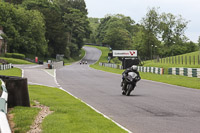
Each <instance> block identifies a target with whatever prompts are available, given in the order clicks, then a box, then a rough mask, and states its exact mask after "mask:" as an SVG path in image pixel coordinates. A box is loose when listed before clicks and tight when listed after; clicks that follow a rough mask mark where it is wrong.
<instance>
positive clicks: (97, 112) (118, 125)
mask: <svg viewBox="0 0 200 133" xmlns="http://www.w3.org/2000/svg"><path fill="white" fill-rule="evenodd" d="M54 72H55V77H54V80H55V82H56V84H57V86H60V85H59V83H58V82H57V79H56V70H55V71H54ZM59 89H60V90H63V91H65V92H67V93H68V94H70V95H71V96H73V97H74V98H76V99H78V100H80V101H81V102H82V103H84V104H86V105H87V106H88V107H90V108H91V109H93V110H94V111H96V112H97V113H99V114H101V115H103V116H104V117H105V118H107V119H108V120H111V121H112V122H113V123H115V124H116V125H117V126H119V127H120V128H122V129H124V130H125V131H127V132H129V133H132V132H131V131H130V130H128V129H127V128H125V127H124V126H122V125H120V124H119V123H117V122H116V121H114V120H112V119H111V118H109V117H108V116H106V115H105V114H103V113H101V112H100V111H98V110H97V109H95V108H94V107H92V106H91V105H89V104H88V103H86V102H85V101H83V100H81V99H79V98H78V97H76V96H74V95H73V94H71V93H70V92H68V91H67V90H65V89H63V88H62V87H61V86H60V87H59Z"/></svg>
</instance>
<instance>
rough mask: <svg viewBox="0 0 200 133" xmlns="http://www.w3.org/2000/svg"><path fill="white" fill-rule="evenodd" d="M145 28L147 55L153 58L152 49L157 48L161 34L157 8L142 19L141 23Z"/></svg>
mask: <svg viewBox="0 0 200 133" xmlns="http://www.w3.org/2000/svg"><path fill="white" fill-rule="evenodd" d="M141 24H142V26H143V27H144V30H143V32H144V35H145V44H144V45H146V46H145V53H146V54H145V55H146V56H147V57H152V47H153V48H154V47H157V45H158V44H159V43H158V42H159V41H158V39H157V37H158V33H159V14H158V12H157V9H156V8H152V9H149V11H148V12H147V14H146V16H145V17H144V18H143V19H142V22H141Z"/></svg>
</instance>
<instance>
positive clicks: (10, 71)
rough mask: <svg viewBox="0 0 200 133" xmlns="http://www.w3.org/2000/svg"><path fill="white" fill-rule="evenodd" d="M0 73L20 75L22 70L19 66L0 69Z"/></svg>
mask: <svg viewBox="0 0 200 133" xmlns="http://www.w3.org/2000/svg"><path fill="white" fill-rule="evenodd" d="M0 75H6V76H17V77H21V75H22V71H21V69H19V68H11V69H8V70H0Z"/></svg>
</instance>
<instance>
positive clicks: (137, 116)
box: [57, 47, 200, 133]
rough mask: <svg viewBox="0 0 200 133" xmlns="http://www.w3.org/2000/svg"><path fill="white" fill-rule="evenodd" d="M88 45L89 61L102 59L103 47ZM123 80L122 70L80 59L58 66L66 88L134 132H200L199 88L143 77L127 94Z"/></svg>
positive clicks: (59, 81)
mask: <svg viewBox="0 0 200 133" xmlns="http://www.w3.org/2000/svg"><path fill="white" fill-rule="evenodd" d="M84 49H85V50H86V52H87V54H86V56H85V58H84V59H83V60H87V61H88V63H89V64H90V63H94V62H95V61H96V60H98V58H99V57H98V56H99V55H100V54H101V53H100V51H99V50H97V49H95V48H89V47H84ZM120 80H121V75H119V74H112V73H108V72H103V71H99V70H95V69H92V68H90V67H88V65H80V64H79V63H75V64H73V65H70V66H65V67H63V68H61V69H58V70H57V81H58V83H59V84H60V85H61V86H62V88H64V89H65V90H67V91H68V92H70V93H71V94H73V95H74V96H76V97H78V98H79V99H82V100H83V101H84V102H86V103H88V104H89V105H91V106H92V107H94V108H95V109H97V110H98V111H100V112H102V113H103V114H105V115H106V116H108V117H110V118H111V119H113V120H114V121H116V122H117V123H119V124H121V125H122V126H124V127H126V128H127V129H128V130H130V131H132V132H135V133H197V132H200V91H199V90H195V89H191V88H185V87H179V86H173V85H168V84H163V83H158V82H153V81H148V80H141V81H140V82H138V84H137V87H136V88H135V90H134V91H133V92H132V93H131V96H128V97H127V96H123V95H121V87H120ZM105 130H106V129H105Z"/></svg>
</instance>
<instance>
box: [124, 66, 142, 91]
mask: <svg viewBox="0 0 200 133" xmlns="http://www.w3.org/2000/svg"><path fill="white" fill-rule="evenodd" d="M129 72H135V73H136V74H137V78H136V81H139V80H140V79H141V77H140V74H139V72H138V71H137V66H136V65H133V66H131V67H129V68H127V69H126V70H125V71H124V72H123V73H122V82H121V87H122V86H123V84H124V86H123V88H122V90H124V89H125V88H126V85H127V83H126V82H125V78H126V76H128V73H129Z"/></svg>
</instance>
